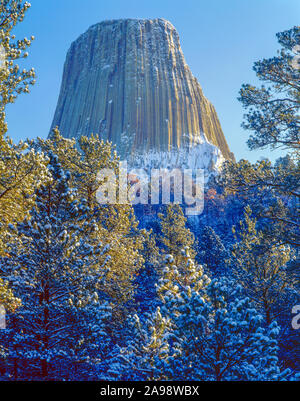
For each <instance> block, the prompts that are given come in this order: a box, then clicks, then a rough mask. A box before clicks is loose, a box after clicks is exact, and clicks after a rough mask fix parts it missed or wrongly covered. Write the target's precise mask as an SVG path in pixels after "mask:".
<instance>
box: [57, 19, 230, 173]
mask: <svg viewBox="0 0 300 401" xmlns="http://www.w3.org/2000/svg"><path fill="white" fill-rule="evenodd" d="M55 126H58V127H59V129H60V130H61V133H62V135H64V136H65V137H68V138H71V137H75V138H78V137H80V136H81V135H90V134H91V133H98V134H99V135H100V136H101V137H102V138H103V139H105V140H106V139H107V140H109V141H112V142H113V143H114V144H116V147H117V151H118V153H119V154H120V155H121V157H122V158H126V159H128V160H129V161H130V160H131V162H132V163H133V164H138V165H139V166H141V164H143V163H147V165H152V164H153V163H154V164H157V163H160V160H162V159H163V160H162V162H163V164H164V167H165V163H169V164H170V167H179V165H178V163H179V161H180V162H181V161H182V162H183V163H184V164H186V163H187V162H189V163H192V164H193V165H194V166H195V167H197V168H207V169H212V170H214V169H216V168H217V167H218V165H219V164H220V162H221V161H222V160H223V157H224V158H225V159H231V158H233V154H232V153H231V152H230V150H229V148H228V145H227V142H226V140H225V137H224V134H223V132H222V129H221V126H220V122H219V119H218V116H217V114H216V111H215V109H214V107H213V105H212V104H211V103H210V102H209V101H208V100H207V99H206V98H205V96H204V95H203V93H202V89H201V87H200V85H199V83H198V81H197V80H196V78H194V76H193V75H192V73H191V71H190V69H189V67H188V66H187V64H186V62H185V59H184V55H183V53H182V50H181V47H180V42H179V36H178V33H177V31H176V30H175V28H174V27H173V25H172V24H171V23H170V22H168V21H166V20H164V19H154V20H140V19H124V20H111V21H104V22H101V23H99V24H97V25H94V26H92V27H91V28H90V29H89V30H88V31H87V32H86V33H84V34H83V35H81V36H80V37H79V38H78V39H77V40H76V41H75V42H73V43H72V45H71V47H70V49H69V51H68V54H67V59H66V62H65V66H64V74H63V81H62V86H61V91H60V96H59V100H58V105H57V109H56V112H55V116H54V119H53V123H52V128H53V127H55ZM203 133H205V135H204V134H203ZM222 156H223V157H222ZM132 163H130V164H132ZM190 167H191V166H190Z"/></svg>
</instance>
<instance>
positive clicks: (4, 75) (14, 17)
mask: <svg viewBox="0 0 300 401" xmlns="http://www.w3.org/2000/svg"><path fill="white" fill-rule="evenodd" d="M29 8H30V3H28V2H27V1H25V2H24V1H23V0H5V1H1V4H0V16H1V18H0V49H1V59H2V60H1V61H2V66H1V68H0V112H1V114H2V121H4V118H3V117H4V116H3V113H4V108H5V106H6V105H7V104H9V103H14V101H15V99H16V97H17V95H18V94H21V93H28V92H29V85H34V84H35V79H34V78H35V72H34V69H33V68H32V69H31V70H29V71H27V70H26V69H23V70H22V71H21V70H20V67H19V65H18V64H15V61H16V60H18V59H20V58H27V57H28V53H27V52H26V49H27V47H28V46H30V45H31V42H32V41H33V40H34V36H31V38H30V39H27V38H24V39H18V40H17V41H15V39H16V38H15V35H14V34H13V33H12V31H13V30H14V28H15V27H16V26H17V25H18V24H19V23H20V22H22V21H23V19H24V17H25V14H26V12H27V10H28V9H29ZM3 128H5V126H4V125H3V123H2V126H1V127H0V132H1V133H3Z"/></svg>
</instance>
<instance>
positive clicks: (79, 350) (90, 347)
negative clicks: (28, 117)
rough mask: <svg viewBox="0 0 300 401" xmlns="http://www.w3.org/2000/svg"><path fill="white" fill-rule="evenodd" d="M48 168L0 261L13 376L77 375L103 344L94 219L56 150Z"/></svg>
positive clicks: (105, 310) (105, 313)
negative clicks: (10, 303) (8, 298)
mask: <svg viewBox="0 0 300 401" xmlns="http://www.w3.org/2000/svg"><path fill="white" fill-rule="evenodd" d="M49 170H50V173H51V176H52V178H51V180H49V181H48V182H47V183H46V184H45V185H43V186H41V187H40V188H38V189H37V190H36V206H35V207H34V208H33V209H32V211H31V212H30V219H25V220H24V222H22V223H20V224H19V225H18V227H17V229H16V232H12V244H11V246H10V247H9V251H8V255H7V256H6V257H4V258H2V260H1V261H0V271H1V273H2V275H3V276H4V277H5V278H6V279H7V281H8V282H9V283H10V286H11V288H12V290H13V291H14V294H16V295H17V296H18V297H19V298H20V299H21V301H22V307H21V308H19V309H18V310H17V312H16V313H15V314H14V315H9V316H8V330H7V331H6V332H5V333H4V334H2V333H0V334H1V337H2V341H3V342H4V347H5V348H6V349H7V354H8V359H7V370H8V373H9V374H10V375H13V377H14V378H15V379H16V378H19V377H23V378H25V377H26V378H27V379H28V378H29V377H31V378H38V377H42V378H44V379H49V378H57V377H58V378H60V379H61V378H63V377H65V378H71V379H72V378H74V377H75V378H76V377H80V378H82V377H84V375H85V374H87V375H88V372H89V369H91V363H92V362H93V363H96V362H97V360H100V359H102V358H101V356H102V354H104V353H105V352H106V349H107V347H108V345H109V341H108V338H107V335H106V333H105V330H104V321H105V320H106V319H108V317H109V316H110V311H109V309H110V308H109V306H108V304H107V302H106V301H105V300H104V298H103V296H101V297H100V295H101V292H99V291H98V288H99V287H100V286H103V280H105V275H106V273H107V268H106V267H105V262H106V255H105V247H104V246H103V245H101V244H100V243H99V242H97V241H94V240H93V235H92V233H93V231H94V230H97V224H96V223H95V221H93V220H91V219H89V218H88V216H89V213H88V207H87V205H86V203H85V202H79V201H78V200H77V199H76V193H75V191H74V190H72V189H70V188H69V186H68V181H69V174H68V173H64V171H63V170H62V169H61V167H60V165H59V164H58V162H57V158H56V156H52V157H50V164H49ZM15 237H17V239H18V241H14V238H15ZM99 261H102V262H101V265H100V264H99ZM66 375H67V376H66ZM78 375H79V376H78Z"/></svg>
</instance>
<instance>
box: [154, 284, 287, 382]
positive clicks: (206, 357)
mask: <svg viewBox="0 0 300 401" xmlns="http://www.w3.org/2000/svg"><path fill="white" fill-rule="evenodd" d="M173 319H174V324H175V325H176V328H175V330H174V335H175V336H176V337H177V344H179V346H180V350H181V351H180V354H179V355H178V354H176V355H175V356H170V357H169V358H167V359H165V360H160V361H159V364H158V365H157V369H160V370H161V371H162V372H165V374H166V376H167V377H168V379H173V380H180V379H181V380H182V379H183V378H184V379H185V380H216V381H224V380H231V381H232V380H279V379H280V378H285V377H288V376H289V375H291V372H290V371H285V372H280V370H279V367H278V358H277V350H278V347H277V341H276V337H277V336H278V333H279V327H278V325H277V324H276V323H275V322H273V323H272V325H271V326H270V327H269V328H268V329H264V328H263V325H262V317H261V316H260V315H259V314H258V313H257V312H256V310H255V309H254V308H253V306H252V304H251V302H250V300H249V298H245V296H244V295H243V291H242V287H241V286H239V285H237V284H236V283H234V282H233V281H229V280H225V279H221V280H220V281H217V280H216V279H214V280H213V281H212V282H211V283H210V284H209V286H208V287H207V299H206V300H205V299H204V298H203V296H201V293H199V292H197V291H192V293H191V294H189V295H188V294H186V293H183V297H182V302H181V304H180V307H179V308H178V313H177V314H176V315H174V317H173Z"/></svg>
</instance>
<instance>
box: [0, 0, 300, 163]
mask: <svg viewBox="0 0 300 401" xmlns="http://www.w3.org/2000/svg"><path fill="white" fill-rule="evenodd" d="M30 2H31V4H32V7H31V9H30V10H29V12H28V13H27V16H26V18H25V20H24V22H23V23H22V24H20V25H19V27H18V28H17V29H16V34H17V36H27V37H30V36H31V35H35V37H36V40H35V41H34V43H33V45H32V47H31V48H30V49H29V53H30V56H29V58H28V59H27V60H26V61H24V62H22V63H20V64H22V66H27V67H34V68H35V69H36V72H37V83H36V85H35V86H34V87H33V88H32V91H31V93H30V94H29V95H22V96H20V97H19V98H18V100H17V101H16V104H14V105H11V106H9V107H8V111H7V122H8V128H9V134H10V136H11V137H12V138H13V139H14V140H19V139H25V138H27V137H29V138H34V137H36V136H40V137H46V136H47V134H48V132H49V128H50V125H51V122H52V118H53V115H54V110H55V107H56V103H57V100H58V94H59V89H60V84H61V78H62V71H63V64H64V61H65V56H66V53H67V50H68V48H69V46H70V44H71V42H72V41H73V40H75V39H76V38H77V37H78V36H79V35H80V34H81V33H83V32H84V31H86V30H87V29H88V28H89V26H90V25H92V24H95V23H97V22H100V21H102V20H105V19H115V18H158V17H160V18H165V19H167V20H169V21H171V22H172V24H173V25H174V26H175V28H177V30H178V32H179V35H180V39H181V45H182V49H183V52H184V55H185V58H186V61H187V63H188V64H189V66H190V68H191V70H192V72H193V74H194V75H195V77H196V78H198V80H199V82H200V84H201V86H202V88H203V91H204V94H205V95H206V97H207V98H208V99H209V100H210V101H211V102H212V103H213V104H214V106H215V107H216V110H217V113H218V115H219V118H220V121H221V124H222V127H223V131H224V133H225V136H226V139H227V141H228V143H229V146H230V148H231V150H232V151H233V152H234V153H235V155H236V158H237V159H238V160H239V159H241V158H247V159H249V160H251V161H256V160H257V159H259V158H260V157H261V156H264V157H269V158H271V159H272V160H274V159H275V158H276V157H278V156H279V155H280V152H278V151H277V152H276V154H275V153H274V152H273V153H270V152H268V151H259V152H258V151H255V152H253V151H252V152H250V151H248V150H247V146H246V140H247V137H248V134H247V132H246V131H244V130H243V129H242V128H241V127H240V125H241V122H242V118H243V113H244V111H243V109H242V107H241V104H240V103H239V102H238V101H237V96H238V91H239V89H240V87H241V85H242V84H243V83H256V77H255V74H254V72H253V71H252V65H253V62H254V61H257V60H259V59H261V58H267V57H273V56H274V55H275V54H276V51H277V49H278V48H279V45H278V44H277V42H276V37H275V34H276V32H280V31H283V30H286V29H289V28H291V27H292V26H294V25H299V23H300V0H31V1H30Z"/></svg>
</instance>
